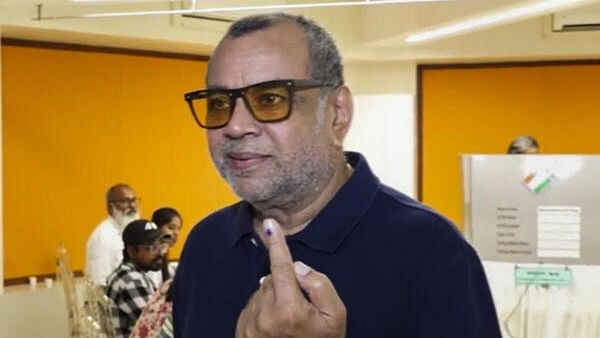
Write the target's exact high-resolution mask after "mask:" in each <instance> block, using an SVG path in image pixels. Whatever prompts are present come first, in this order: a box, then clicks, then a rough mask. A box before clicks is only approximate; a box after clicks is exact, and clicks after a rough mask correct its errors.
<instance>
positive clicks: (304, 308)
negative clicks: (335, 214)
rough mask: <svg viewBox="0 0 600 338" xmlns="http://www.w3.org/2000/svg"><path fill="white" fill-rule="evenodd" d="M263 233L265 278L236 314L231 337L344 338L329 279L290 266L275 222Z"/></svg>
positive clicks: (339, 302)
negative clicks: (268, 271)
mask: <svg viewBox="0 0 600 338" xmlns="http://www.w3.org/2000/svg"><path fill="white" fill-rule="evenodd" d="M263 229H264V231H265V236H263V238H266V245H267V247H268V250H269V257H270V261H271V274H270V275H269V276H266V277H265V278H263V279H262V280H261V286H260V288H259V289H258V290H256V292H254V294H253V295H252V297H251V298H250V301H249V302H248V304H247V305H246V307H245V308H244V309H243V310H242V313H241V314H240V317H239V318H238V322H237V327H236V334H235V336H236V338H284V337H302V338H308V337H310V338H343V337H345V336H346V308H345V306H344V304H343V303H342V300H341V299H340V297H339V296H338V294H337V292H336V290H335V288H334V286H333V284H332V283H331V281H330V280H329V278H327V276H325V275H324V274H322V273H319V272H318V271H315V270H313V269H312V268H310V267H309V266H307V265H305V264H304V263H302V262H295V263H294V262H292V256H291V254H290V250H289V248H288V246H287V243H286V241H285V235H284V234H283V231H282V230H281V227H280V226H279V224H278V223H277V222H276V221H275V220H273V219H265V220H264V222H263ZM302 291H304V293H305V294H306V295H307V296H308V297H305V296H304V294H303V293H302Z"/></svg>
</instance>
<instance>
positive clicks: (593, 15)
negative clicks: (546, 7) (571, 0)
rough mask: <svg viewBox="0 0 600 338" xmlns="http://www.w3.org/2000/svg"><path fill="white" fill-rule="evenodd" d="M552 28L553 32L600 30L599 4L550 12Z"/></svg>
mask: <svg viewBox="0 0 600 338" xmlns="http://www.w3.org/2000/svg"><path fill="white" fill-rule="evenodd" d="M552 30H553V31H555V32H576V31H593V30H600V5H593V6H584V7H580V8H574V9H570V10H566V11H563V12H560V13H554V14H552Z"/></svg>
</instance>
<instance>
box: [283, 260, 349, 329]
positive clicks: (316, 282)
mask: <svg viewBox="0 0 600 338" xmlns="http://www.w3.org/2000/svg"><path fill="white" fill-rule="evenodd" d="M294 272H295V273H296V280H297V281H298V284H299V285H300V287H301V288H302V290H304V292H305V293H306V294H307V295H308V298H309V300H310V302H311V303H312V305H313V306H314V307H315V308H316V309H317V310H318V311H319V312H320V313H321V314H322V315H324V316H327V317H333V318H332V319H334V320H335V322H339V321H341V320H342V321H343V323H344V326H345V321H346V307H345V306H344V303H343V302H342V300H341V298H340V297H339V295H338V293H337V291H336V290H335V287H334V286H333V283H331V280H329V278H327V276H326V275H325V274H322V273H320V272H318V271H316V270H314V269H313V268H311V267H309V266H308V265H306V264H304V263H302V262H300V261H297V262H294Z"/></svg>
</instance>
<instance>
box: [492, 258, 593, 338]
mask: <svg viewBox="0 0 600 338" xmlns="http://www.w3.org/2000/svg"><path fill="white" fill-rule="evenodd" d="M483 264H484V267H485V270H486V274H487V277H488V281H489V284H490V288H491V291H492V295H493V297H494V301H495V303H496V309H497V311H498V317H499V321H500V325H501V326H502V334H503V337H505V338H513V337H514V338H600V266H589V265H571V266H568V267H566V268H568V269H570V270H571V271H572V275H573V285H572V286H568V287H559V286H545V285H529V286H525V285H518V286H517V285H516V283H515V275H514V270H515V265H516V264H515V263H507V262H493V261H484V262H483ZM519 265H520V266H523V265H525V264H519ZM526 266H530V267H531V266H540V265H534V264H527V265H526ZM541 266H552V265H547V264H544V265H541ZM563 267H564V266H563Z"/></svg>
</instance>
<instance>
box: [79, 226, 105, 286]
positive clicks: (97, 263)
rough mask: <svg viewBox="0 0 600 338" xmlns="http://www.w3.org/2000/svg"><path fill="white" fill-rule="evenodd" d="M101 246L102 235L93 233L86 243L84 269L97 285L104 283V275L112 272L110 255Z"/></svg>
mask: <svg viewBox="0 0 600 338" xmlns="http://www.w3.org/2000/svg"><path fill="white" fill-rule="evenodd" d="M102 247H103V246H102V236H101V235H100V233H93V234H92V236H91V237H90V239H89V241H88V243H87V250H86V262H85V271H86V273H87V275H88V276H89V277H90V279H91V280H92V281H93V282H94V283H95V284H98V285H106V277H108V275H109V274H110V273H111V272H112V271H111V260H112V257H110V254H109V253H108V252H107V251H106V250H104V252H103V250H102Z"/></svg>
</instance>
